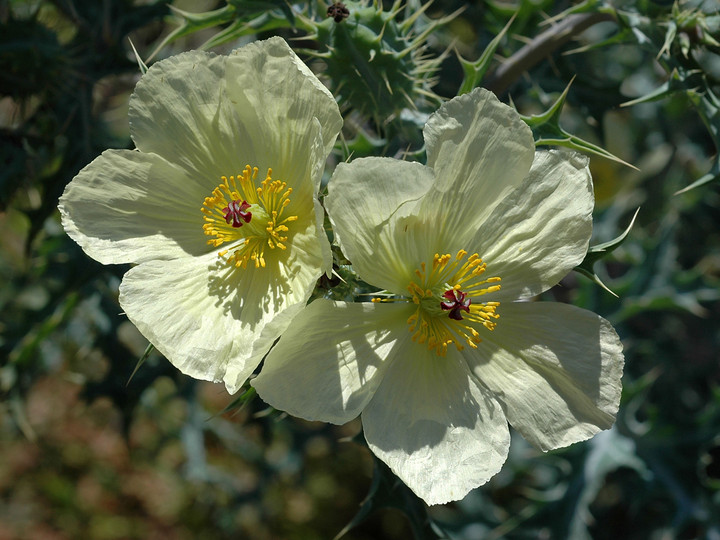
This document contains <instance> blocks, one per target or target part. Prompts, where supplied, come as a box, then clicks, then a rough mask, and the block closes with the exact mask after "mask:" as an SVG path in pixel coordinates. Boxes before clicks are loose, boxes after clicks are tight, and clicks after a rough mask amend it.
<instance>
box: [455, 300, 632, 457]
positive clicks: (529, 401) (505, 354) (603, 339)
mask: <svg viewBox="0 0 720 540" xmlns="http://www.w3.org/2000/svg"><path fill="white" fill-rule="evenodd" d="M498 313H499V314H500V318H499V319H498V321H497V327H496V328H495V330H494V331H493V332H485V333H484V334H483V339H484V341H483V342H482V343H480V345H479V348H478V349H477V350H476V351H473V352H469V349H466V350H465V351H464V354H465V357H466V358H467V360H468V363H469V364H470V366H471V369H472V371H473V373H474V374H475V375H476V376H477V377H478V379H479V380H480V381H481V382H482V383H483V384H484V385H485V386H486V387H487V388H489V389H490V390H491V391H493V392H494V393H495V395H496V396H497V398H498V399H499V400H500V401H501V402H502V403H503V407H504V408H505V412H506V414H507V417H508V420H509V422H510V424H511V425H512V426H513V427H514V428H515V429H517V430H518V431H519V432H520V433H521V434H522V435H523V437H525V439H527V440H528V441H529V442H530V443H531V444H533V445H534V446H536V447H537V448H540V449H541V450H552V449H553V448H560V447H563V446H567V445H569V444H572V443H574V442H578V441H583V440H586V439H589V438H590V437H592V436H593V435H594V434H595V433H597V432H598V431H600V430H603V429H607V428H609V427H610V426H611V425H612V424H613V422H614V421H615V415H616V413H617V410H618V404H619V402H620V391H621V383H620V378H621V377H622V369H623V355H622V344H621V343H620V339H619V338H618V336H617V334H616V333H615V330H613V328H612V326H611V325H610V323H608V322H607V321H606V320H605V319H603V318H602V317H600V316H598V315H595V314H594V313H591V312H590V311H585V310H583V309H580V308H577V307H574V306H570V305H567V304H558V303H549V302H548V303H546V302H517V303H513V302H507V303H501V305H500V307H499V308H498Z"/></svg>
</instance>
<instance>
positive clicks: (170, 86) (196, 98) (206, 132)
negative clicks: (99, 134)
mask: <svg viewBox="0 0 720 540" xmlns="http://www.w3.org/2000/svg"><path fill="white" fill-rule="evenodd" d="M226 59H227V57H225V56H216V55H214V54H212V53H207V52H201V51H190V52H185V53H181V54H178V55H176V56H172V57H170V58H167V59H165V60H162V61H160V62H157V63H155V64H153V65H152V66H151V67H150V69H149V70H148V71H147V73H146V74H145V75H143V76H142V78H141V79H140V80H139V81H138V83H137V85H136V86H135V91H134V92H133V94H132V95H131V96H130V107H129V111H128V116H129V117H130V133H131V135H132V138H133V141H134V142H135V145H136V146H137V148H138V150H140V151H141V152H146V153H156V154H159V155H160V156H162V157H164V158H165V159H166V160H168V161H169V162H171V163H176V164H177V165H179V166H180V167H182V168H183V169H184V170H185V171H187V175H188V176H189V177H190V178H192V179H193V180H194V181H196V182H198V183H200V184H203V183H205V184H209V189H210V190H212V188H213V187H215V186H216V185H217V184H218V183H219V181H220V176H222V175H227V176H229V175H231V174H236V173H238V172H240V171H242V169H243V167H244V166H245V165H246V164H250V165H255V163H254V162H253V161H243V157H244V158H245V159H246V160H247V159H249V158H250V157H251V156H252V154H251V153H245V152H238V149H245V148H247V147H248V145H250V148H252V141H251V140H250V139H249V136H248V133H247V130H243V129H242V126H241V124H240V123H239V119H238V118H237V117H236V115H235V111H234V109H233V107H232V104H231V103H230V102H229V101H228V100H227V99H226V98H225V81H224V75H225V62H226ZM238 153H240V154H243V153H245V155H244V156H242V155H241V156H240V157H238V156H237V154H238ZM208 194H209V193H205V194H204V196H207V195H208ZM201 204H202V200H201Z"/></svg>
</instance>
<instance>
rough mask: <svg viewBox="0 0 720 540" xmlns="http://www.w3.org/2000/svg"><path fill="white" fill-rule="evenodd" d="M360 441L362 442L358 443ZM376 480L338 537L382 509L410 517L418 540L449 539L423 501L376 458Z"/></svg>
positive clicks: (374, 476)
mask: <svg viewBox="0 0 720 540" xmlns="http://www.w3.org/2000/svg"><path fill="white" fill-rule="evenodd" d="M358 442H360V441H358ZM373 462H374V467H373V479H372V483H371V484H370V491H369V492H368V494H367V497H365V500H364V501H363V502H362V504H361V505H360V510H358V513H357V514H355V517H354V518H353V519H352V520H351V521H350V523H348V524H347V525H346V526H345V527H343V529H342V530H341V531H340V532H339V533H338V534H337V536H335V538H334V540H339V539H340V538H341V537H342V536H344V535H345V534H347V533H348V532H350V531H351V530H352V529H354V528H355V527H357V526H358V525H360V524H361V523H362V522H363V521H365V520H366V519H367V518H368V516H370V514H372V513H373V512H374V511H376V510H379V509H381V508H396V509H398V510H400V511H401V512H403V513H404V514H405V516H407V518H408V520H409V522H410V529H411V530H412V532H413V537H414V538H415V540H438V539H442V538H448V536H447V535H446V534H445V533H444V532H443V531H441V530H440V528H439V527H438V526H437V525H436V524H435V523H434V522H433V521H432V519H430V516H429V515H428V509H427V506H426V505H425V503H424V502H422V501H421V500H420V499H418V497H417V496H416V495H415V494H414V493H413V492H412V491H410V488H408V487H407V486H406V485H405V484H403V483H402V481H401V480H400V479H399V478H398V477H397V476H395V475H394V474H393V473H392V471H390V469H389V468H388V466H387V465H385V464H384V463H383V462H382V461H380V460H379V459H378V458H377V457H375V455H373Z"/></svg>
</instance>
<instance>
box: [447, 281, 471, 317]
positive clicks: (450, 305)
mask: <svg viewBox="0 0 720 540" xmlns="http://www.w3.org/2000/svg"><path fill="white" fill-rule="evenodd" d="M443 298H445V299H447V302H440V307H441V308H442V310H443V311H449V312H450V313H448V317H450V318H451V319H453V320H456V321H462V314H461V313H460V310H462V311H465V312H466V313H470V304H471V303H472V300H471V299H470V298H468V297H467V294H466V293H464V292H462V291H460V290H458V289H448V290H447V291H445V292H444V293H443Z"/></svg>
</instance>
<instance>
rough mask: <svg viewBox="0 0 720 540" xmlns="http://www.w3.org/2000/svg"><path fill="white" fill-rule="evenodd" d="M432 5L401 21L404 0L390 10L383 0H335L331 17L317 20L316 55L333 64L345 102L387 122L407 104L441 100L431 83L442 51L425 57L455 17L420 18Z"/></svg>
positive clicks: (331, 72) (329, 66)
mask: <svg viewBox="0 0 720 540" xmlns="http://www.w3.org/2000/svg"><path fill="white" fill-rule="evenodd" d="M428 5H429V4H426V5H425V6H424V7H423V8H421V9H419V10H417V11H415V12H414V13H413V14H412V15H411V16H408V17H405V18H404V19H402V20H401V18H400V17H399V15H400V14H401V13H402V12H403V10H404V8H405V6H404V5H403V4H402V2H401V0H397V1H396V2H395V3H394V4H393V6H392V8H391V9H390V10H383V8H382V5H381V4H379V3H378V1H377V0H373V1H372V3H370V2H369V1H358V2H353V1H347V2H335V3H334V4H332V5H331V6H330V8H329V9H328V18H326V19H325V20H323V21H321V22H313V23H312V27H313V29H314V34H313V35H311V36H309V37H310V38H311V39H316V40H317V41H318V42H319V44H320V50H319V51H318V52H316V53H314V54H315V55H316V56H318V57H320V58H322V59H323V60H324V61H325V63H326V64H327V70H326V75H327V76H328V77H329V78H330V80H331V88H332V90H333V92H334V93H335V95H336V97H337V98H338V101H339V103H340V105H341V106H342V107H347V108H353V109H356V110H358V111H360V112H361V113H363V114H364V115H366V116H369V117H371V118H373V119H374V120H375V121H376V122H378V123H383V122H385V121H387V120H388V119H389V118H391V117H393V115H396V114H398V113H399V112H400V111H402V110H403V109H405V108H411V109H415V108H417V106H418V105H420V104H422V103H424V102H425V101H427V100H431V101H437V100H438V98H437V96H436V95H435V94H434V93H433V92H432V91H431V87H432V86H433V84H434V80H433V74H434V73H435V72H436V71H437V68H438V66H439V64H440V62H441V61H442V56H441V57H433V58H428V57H426V56H424V51H425V49H426V48H427V44H426V41H425V40H426V38H427V36H428V35H429V34H430V33H431V32H432V31H433V30H435V29H436V28H437V27H438V26H439V25H441V24H444V23H445V22H447V20H448V19H449V18H444V19H440V20H434V21H431V20H425V19H424V20H423V21H420V20H419V19H420V17H421V16H422V14H423V12H424V10H425V9H426V8H427V6H428ZM418 27H421V28H420V29H418Z"/></svg>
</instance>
